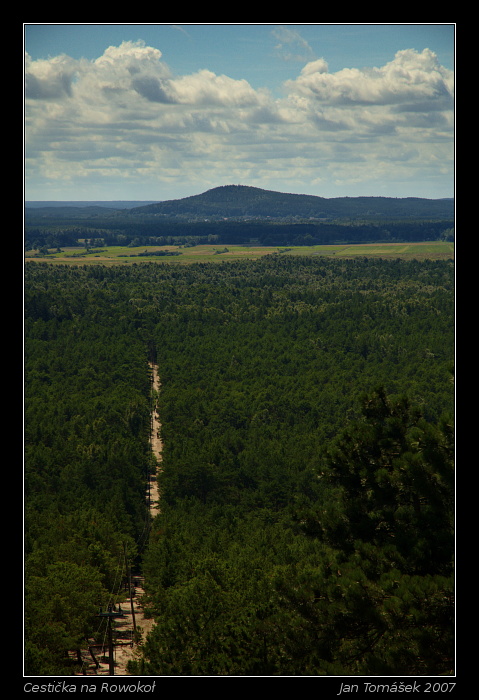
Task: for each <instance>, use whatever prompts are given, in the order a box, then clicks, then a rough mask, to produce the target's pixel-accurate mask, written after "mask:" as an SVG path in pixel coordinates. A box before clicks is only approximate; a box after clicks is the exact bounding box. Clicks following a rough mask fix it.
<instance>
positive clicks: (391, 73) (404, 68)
mask: <svg viewBox="0 0 479 700" xmlns="http://www.w3.org/2000/svg"><path fill="white" fill-rule="evenodd" d="M325 69H327V64H326V63H325V62H324V61H323V60H322V59H320V60H319V61H313V62H312V63H308V64H307V65H306V66H305V67H304V68H303V70H302V71H301V75H300V76H299V77H298V78H297V79H296V80H291V81H288V83H287V86H288V88H289V90H291V92H293V93H297V94H299V95H303V96H306V97H310V98H312V99H315V100H317V101H318V102H321V103H324V104H333V105H343V106H351V105H404V104H408V103H410V104H412V105H414V104H415V103H417V102H418V101H419V102H420V103H421V104H424V105H425V107H426V108H428V109H431V108H435V106H436V103H439V104H440V105H441V106H443V107H444V106H445V107H450V106H451V104H452V91H453V75H452V71H448V70H446V69H445V68H443V67H442V66H440V65H439V62H438V60H437V56H436V55H435V54H434V53H433V52H432V51H430V50H429V49H424V50H423V51H422V52H421V53H418V52H417V51H415V50H413V49H407V50H404V51H398V52H397V53H396V55H395V57H394V59H393V60H392V61H390V62H389V63H387V64H386V65H385V66H383V67H381V68H369V69H362V70H360V69H358V68H344V69H343V70H340V71H338V72H337V73H328V72H327V70H325Z"/></svg>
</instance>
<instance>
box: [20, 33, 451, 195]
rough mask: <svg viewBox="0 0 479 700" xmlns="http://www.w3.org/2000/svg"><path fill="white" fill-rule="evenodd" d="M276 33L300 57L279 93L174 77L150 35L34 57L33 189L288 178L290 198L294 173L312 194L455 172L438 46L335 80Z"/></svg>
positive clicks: (281, 45) (219, 79)
mask: <svg viewBox="0 0 479 700" xmlns="http://www.w3.org/2000/svg"><path fill="white" fill-rule="evenodd" d="M275 31H276V40H277V41H278V44H277V47H278V50H281V52H282V54H283V56H286V55H287V54H288V55H289V56H290V57H293V55H294V56H299V55H301V54H302V55H303V57H305V58H303V67H302V69H300V70H299V71H298V75H297V77H296V78H295V79H294V80H289V81H288V82H287V83H285V85H284V88H285V93H284V96H283V97H282V98H273V97H272V95H271V94H270V93H269V91H268V90H266V89H261V90H258V89H254V88H253V87H252V86H251V85H250V84H249V83H248V81H247V80H244V79H233V78H231V77H229V76H227V75H217V74H215V73H214V72H212V71H210V70H207V69H203V70H199V71H197V72H195V73H191V74H188V75H174V73H173V72H172V70H171V69H170V67H169V66H168V65H167V64H166V63H165V62H164V60H163V55H162V52H161V51H160V50H159V49H156V48H154V47H151V46H147V45H146V44H145V43H144V42H142V41H136V42H131V41H126V42H123V43H122V44H120V46H110V47H108V48H107V49H106V50H105V51H104V53H103V55H102V56H100V57H98V58H97V59H96V60H92V61H87V60H86V59H82V60H74V59H72V58H70V57H68V56H56V57H53V58H50V59H47V60H38V61H33V60H31V58H30V57H29V56H27V58H26V62H25V80H26V151H27V170H26V178H27V182H30V181H31V182H43V183H45V182H50V183H54V182H61V181H67V180H72V181H76V182H79V181H87V179H88V178H90V177H93V178H94V181H95V182H100V181H101V179H102V178H107V179H108V180H109V182H110V183H111V182H113V181H120V180H121V181H128V182H130V183H131V184H132V186H133V185H134V183H135V182H136V183H138V187H141V183H144V182H145V179H147V180H149V181H154V182H158V183H164V182H169V181H171V180H174V179H175V178H178V177H179V178H181V179H182V180H183V181H184V180H186V179H187V178H190V179H191V181H192V182H196V180H198V189H203V188H206V187H207V186H208V185H212V186H213V185H215V184H220V183H221V182H230V181H236V182H239V181H241V182H245V183H246V184H258V185H259V186H265V185H267V184H268V182H269V180H268V179H267V177H266V175H267V173H270V175H269V176H268V177H271V178H273V177H274V183H275V186H276V187H277V188H280V181H281V179H284V183H285V185H284V186H285V188H286V189H287V190H288V185H287V183H288V179H289V178H291V177H293V176H294V177H295V178H296V179H297V180H298V182H304V183H305V188H304V189H305V191H306V185H307V186H308V187H311V183H313V182H315V183H322V182H330V183H332V182H336V181H338V182H339V181H341V182H344V183H346V182H348V178H349V181H355V182H356V181H358V179H360V177H361V176H362V177H363V181H364V182H366V181H367V180H368V178H372V179H374V177H379V176H380V177H381V178H383V179H384V178H385V177H387V175H386V174H387V173H390V177H397V173H398V171H399V169H401V168H405V167H406V164H407V171H404V178H405V179H406V178H407V177H410V173H411V171H412V170H413V169H414V168H416V171H418V170H420V169H421V168H422V167H425V166H424V164H425V163H427V164H428V166H427V167H428V168H430V170H428V173H429V175H428V176H430V175H431V172H433V171H432V168H433V167H436V166H437V163H438V162H441V163H442V165H443V167H446V168H447V167H452V166H451V163H452V154H451V150H452V133H453V126H452V117H453V90H454V83H453V74H452V72H451V71H448V70H446V69H445V68H444V67H442V66H441V65H440V64H439V61H438V59H437V56H436V55H435V54H434V53H433V52H432V51H430V50H429V49H424V50H423V51H421V52H418V51H415V50H413V49H406V50H404V51H399V52H398V53H397V54H396V55H395V56H394V57H392V60H391V61H390V62H388V63H386V64H385V65H384V66H380V67H371V68H367V69H362V70H359V69H357V68H345V69H343V70H339V71H337V72H335V73H330V72H329V67H328V63H327V61H326V60H325V59H324V58H315V57H314V56H313V55H312V52H311V50H310V47H309V45H308V44H307V43H306V42H304V41H302V40H301V37H299V35H297V33H295V32H294V31H291V30H286V29H283V28H279V29H277V30H275ZM299 49H301V51H300V50H299ZM413 144H414V147H413ZM405 154H407V157H406V156H405ZM73 163H75V166H74V167H73V166H72V164H73ZM348 163H349V164H350V165H351V169H350V170H349V171H348V167H347V166H348ZM447 164H449V165H447ZM426 169H427V168H426ZM319 173H320V174H319ZM252 177H255V178H258V181H256V182H254V181H253V182H251V181H250V180H249V178H252ZM95 178H96V180H95ZM232 178H233V180H232ZM272 185H273V183H271V187H272V188H274V187H273V186H272ZM192 186H193V187H194V185H192ZM288 191H290V190H288ZM320 193H321V192H318V194H320ZM132 196H133V194H132Z"/></svg>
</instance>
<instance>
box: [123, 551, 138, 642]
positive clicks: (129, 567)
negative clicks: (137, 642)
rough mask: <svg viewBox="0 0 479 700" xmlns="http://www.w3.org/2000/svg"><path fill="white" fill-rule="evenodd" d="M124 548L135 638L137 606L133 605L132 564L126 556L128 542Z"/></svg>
mask: <svg viewBox="0 0 479 700" xmlns="http://www.w3.org/2000/svg"><path fill="white" fill-rule="evenodd" d="M123 548H124V550H125V566H126V567H127V571H128V589H129V591H130V606H131V617H132V620H133V639H135V632H136V618H135V608H134V606H133V586H132V583H131V566H130V563H129V561H128V559H127V557H126V544H124V545H123Z"/></svg>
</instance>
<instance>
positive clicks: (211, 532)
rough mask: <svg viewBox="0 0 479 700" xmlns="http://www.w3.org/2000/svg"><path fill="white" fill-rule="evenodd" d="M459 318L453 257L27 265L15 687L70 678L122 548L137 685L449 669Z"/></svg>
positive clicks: (112, 583) (111, 586)
mask: <svg viewBox="0 0 479 700" xmlns="http://www.w3.org/2000/svg"><path fill="white" fill-rule="evenodd" d="M453 313H454V264H453V261H452V260H442V261H431V260H424V261H418V260H410V261H403V260H381V259H366V258H358V259H354V260H339V259H329V258H308V257H297V258H296V257H295V258H293V257H290V258H288V257H286V256H266V257H263V258H261V259H260V260H258V261H256V262H249V261H242V262H229V263H221V262H220V263H217V264H207V263H201V264H191V265H189V266H185V267H183V266H180V267H178V266H175V265H169V264H167V263H163V262H155V263H151V262H144V263H139V264H136V265H132V266H128V267H122V266H116V267H107V266H103V265H95V266H92V267H89V266H87V265H79V266H75V267H69V266H66V265H58V266H57V265H49V264H48V263H42V262H27V263H26V265H25V379H26V384H25V488H26V491H25V504H26V510H25V536H26V540H25V541H26V544H25V571H26V574H25V579H26V599H25V605H26V608H25V629H26V648H25V666H26V671H27V672H28V674H30V675H39V676H43V675H70V674H74V673H81V667H80V666H79V665H78V664H77V662H76V659H75V660H72V661H70V660H69V659H68V658H67V652H68V651H74V650H86V649H87V648H88V644H89V643H91V640H92V639H95V635H99V634H100V635H101V632H99V631H98V617H97V611H98V605H99V604H102V605H103V606H104V607H106V604H107V602H108V601H109V600H111V599H112V596H120V597H121V593H120V592H118V590H117V588H116V586H117V583H118V570H119V564H120V562H122V561H123V559H122V557H123V547H124V546H125V547H127V549H128V552H130V553H131V556H132V560H133V561H134V567H135V571H137V572H139V573H142V574H144V576H145V586H146V593H145V601H146V603H145V604H146V605H147V609H148V611H149V613H150V614H151V615H152V617H153V618H154V620H155V625H154V627H153V631H152V633H151V634H150V635H149V636H148V638H147V639H146V640H143V644H142V646H141V647H139V655H138V657H137V660H136V661H135V662H134V663H131V665H130V673H132V674H133V675H150V676H156V675H180V676H183V675H184V676H194V675H197V676H208V675H212V676H217V675H226V676H282V675H290V676H302V675H305V676H308V675H313V676H315V675H323V676H340V675H357V676H359V675H386V676H387V675H394V676H401V675H439V674H450V673H453V670H454V604H453V582H454V571H453V556H454V549H453V545H454V537H453V521H454V472H453V437H454V433H453V410H454V387H453V381H452V380H453V359H454V317H453ZM150 361H154V362H156V363H158V366H159V373H160V377H161V391H160V393H159V413H160V416H161V423H162V429H161V437H162V440H163V443H164V447H163V462H162V472H161V473H160V474H159V477H158V478H159V487H160V492H161V513H160V514H159V515H158V516H156V518H155V519H154V520H153V521H152V520H151V517H150V515H149V512H148V509H147V507H146V499H145V492H146V484H147V478H148V474H149V471H150V469H151V453H150V448H149V431H150V410H151V385H150V373H149V362H150ZM66 386H67V387H68V391H65V387H66ZM88 640H89V641H88Z"/></svg>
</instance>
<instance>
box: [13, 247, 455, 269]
mask: <svg viewBox="0 0 479 700" xmlns="http://www.w3.org/2000/svg"><path fill="white" fill-rule="evenodd" d="M146 250H147V251H148V252H149V253H153V252H155V251H165V252H166V251H168V252H170V253H175V254H174V255H151V256H143V255H141V256H140V255H139V254H140V253H144V252H145V251H146ZM272 254H276V255H295V256H296V255H307V256H311V255H324V256H335V257H342V258H352V257H356V256H358V255H359V256H366V257H381V258H405V259H407V258H416V259H430V260H440V259H447V258H453V257H454V243H451V242H446V241H433V242H425V243H363V244H355V245H349V244H344V245H317V246H292V247H275V246H243V245H227V246H222V245H198V246H194V247H183V246H151V247H148V248H145V247H144V246H140V247H138V248H130V247H120V246H111V247H105V248H98V249H91V250H90V251H89V252H88V251H86V250H85V249H83V248H63V249H62V251H61V252H54V251H52V253H51V254H49V255H48V256H44V257H37V255H36V251H32V250H30V251H27V252H26V253H25V259H26V260H34V261H35V260H36V261H38V262H51V263H63V264H66V263H68V264H77V265H85V264H102V265H119V264H120V265H131V264H132V263H137V264H138V263H143V262H162V263H165V262H167V263H174V264H182V263H183V264H184V263H192V262H223V261H228V260H256V259H258V258H260V257H263V256H264V255H272Z"/></svg>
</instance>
